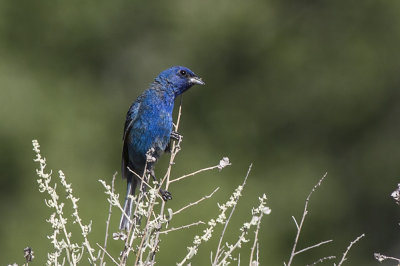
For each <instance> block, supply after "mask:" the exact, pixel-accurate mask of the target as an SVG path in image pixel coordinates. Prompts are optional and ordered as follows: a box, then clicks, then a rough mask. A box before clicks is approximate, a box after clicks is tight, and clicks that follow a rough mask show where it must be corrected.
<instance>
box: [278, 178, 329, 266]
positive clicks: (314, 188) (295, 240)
mask: <svg viewBox="0 0 400 266" xmlns="http://www.w3.org/2000/svg"><path fill="white" fill-rule="evenodd" d="M326 175H327V173H325V174H324V176H323V177H322V178H321V179H320V180H319V181H318V183H317V184H316V185H315V186H314V187H313V188H312V190H311V191H310V193H309V194H308V196H307V199H306V203H305V204H304V211H303V216H302V217H301V221H300V224H298V223H297V222H296V219H295V218H294V216H293V220H294V222H295V224H296V227H297V234H296V237H295V239H294V243H293V248H292V252H291V254H290V258H289V261H288V263H287V264H285V265H287V266H290V265H291V264H292V262H293V259H294V257H295V256H296V255H297V254H299V252H297V251H296V248H297V243H298V241H299V238H300V233H301V229H302V227H303V223H304V220H305V218H306V216H307V214H308V202H309V201H310V198H311V195H312V194H313V192H314V191H315V190H316V189H317V188H318V187H319V186H320V185H321V183H322V181H323V180H324V179H325V177H326ZM315 247H317V246H315ZM311 248H312V247H311ZM306 250H308V248H307V249H306ZM306 250H304V251H306Z"/></svg>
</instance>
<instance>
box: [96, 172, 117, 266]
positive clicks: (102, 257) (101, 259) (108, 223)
mask: <svg viewBox="0 0 400 266" xmlns="http://www.w3.org/2000/svg"><path fill="white" fill-rule="evenodd" d="M116 175H117V173H115V174H114V175H113V178H112V181H111V193H112V194H114V182H115V177H116ZM110 197H111V196H110ZM111 213H112V204H111V200H110V206H109V208H108V217H107V221H106V235H105V237H104V248H102V250H103V253H102V254H101V257H100V265H101V266H102V265H105V264H104V263H103V262H104V254H105V253H106V249H107V239H108V229H109V227H110V219H111Z"/></svg>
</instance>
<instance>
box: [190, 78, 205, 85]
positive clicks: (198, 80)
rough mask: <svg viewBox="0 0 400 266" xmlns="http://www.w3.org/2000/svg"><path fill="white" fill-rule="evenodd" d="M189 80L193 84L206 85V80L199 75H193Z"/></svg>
mask: <svg viewBox="0 0 400 266" xmlns="http://www.w3.org/2000/svg"><path fill="white" fill-rule="evenodd" d="M189 81H190V83H192V84H198V85H205V83H204V81H202V80H201V78H199V77H191V78H190V79H189Z"/></svg>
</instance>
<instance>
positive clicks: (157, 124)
mask: <svg viewBox="0 0 400 266" xmlns="http://www.w3.org/2000/svg"><path fill="white" fill-rule="evenodd" d="M195 84H199V85H204V82H203V81H202V80H201V78H199V77H198V76H196V75H195V74H194V73H193V72H192V71H191V70H190V69H188V68H186V67H182V66H174V67H171V68H169V69H167V70H164V71H163V72H161V73H160V74H159V75H158V76H157V77H156V78H155V80H154V82H153V83H151V84H150V86H149V88H148V89H147V90H145V91H144V92H143V93H142V95H140V96H139V97H138V98H137V99H136V100H135V101H134V102H133V104H132V105H131V107H130V108H129V111H128V113H127V115H126V121H125V128H124V135H123V149H122V177H123V178H126V180H127V190H126V198H125V204H124V211H125V213H126V215H127V216H128V217H130V216H131V213H132V199H131V198H129V197H128V196H129V195H134V193H135V189H136V187H137V186H138V184H141V179H140V178H138V177H137V176H136V175H135V174H134V173H136V174H137V175H138V176H140V177H142V176H143V175H144V174H146V173H147V172H145V171H149V172H148V173H150V175H151V176H152V177H153V178H154V179H155V177H154V171H153V168H154V164H155V163H156V162H157V160H158V159H159V158H160V156H161V155H162V153H163V152H164V151H165V150H166V149H168V146H169V143H170V139H172V138H173V139H176V138H179V137H180V135H179V134H178V133H177V132H173V131H172V126H173V124H172V111H173V109H174V100H175V98H176V97H177V96H179V95H181V94H182V93H184V92H185V91H187V90H188V89H189V88H190V87H192V86H193V85H195ZM149 151H151V154H150V155H151V157H152V158H153V160H152V161H149V160H147V156H146V154H147V155H149ZM128 168H129V169H128ZM145 168H146V169H145ZM131 171H133V172H134V173H132V172H131ZM160 194H161V196H162V198H163V199H164V200H168V199H171V194H170V193H169V192H168V191H165V190H162V189H161V188H160ZM129 227H130V222H129V219H128V218H127V217H126V216H125V214H122V217H121V222H120V226H119V228H120V230H128V229H129Z"/></svg>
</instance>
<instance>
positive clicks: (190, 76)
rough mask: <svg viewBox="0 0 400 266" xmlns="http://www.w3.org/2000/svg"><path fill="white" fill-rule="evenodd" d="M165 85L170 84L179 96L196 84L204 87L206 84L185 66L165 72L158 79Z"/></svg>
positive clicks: (175, 67)
mask: <svg viewBox="0 0 400 266" xmlns="http://www.w3.org/2000/svg"><path fill="white" fill-rule="evenodd" d="M156 80H158V81H159V82H161V83H163V84H165V83H166V84H168V85H169V86H168V87H170V88H172V89H173V90H174V93H175V96H178V95H180V94H182V93H183V92H185V91H186V90H188V89H189V88H190V87H192V86H193V85H195V84H199V85H204V84H205V83H204V82H203V81H202V80H201V78H199V77H198V76H197V75H196V74H194V73H193V71H191V70H190V69H188V68H186V67H183V66H174V67H171V68H168V69H167V70H164V71H163V72H161V73H160V75H158V77H157V78H156Z"/></svg>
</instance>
